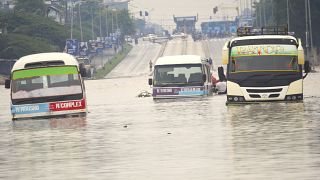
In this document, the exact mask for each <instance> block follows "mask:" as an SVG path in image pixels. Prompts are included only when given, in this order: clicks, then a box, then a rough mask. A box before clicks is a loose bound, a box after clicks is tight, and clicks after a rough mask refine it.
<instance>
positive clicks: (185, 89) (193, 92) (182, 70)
mask: <svg viewBox="0 0 320 180" xmlns="http://www.w3.org/2000/svg"><path fill="white" fill-rule="evenodd" d="M210 74H211V72H210V65H209V63H208V61H207V60H205V59H202V58H201V57H200V56H196V55H179V56H167V57H161V58H159V59H158V60H157V61H156V64H155V67H154V73H153V79H151V78H150V79H149V85H152V86H153V93H152V96H153V98H155V99H157V98H179V97H199V96H206V95H212V92H213V91H212V82H211V77H210Z"/></svg>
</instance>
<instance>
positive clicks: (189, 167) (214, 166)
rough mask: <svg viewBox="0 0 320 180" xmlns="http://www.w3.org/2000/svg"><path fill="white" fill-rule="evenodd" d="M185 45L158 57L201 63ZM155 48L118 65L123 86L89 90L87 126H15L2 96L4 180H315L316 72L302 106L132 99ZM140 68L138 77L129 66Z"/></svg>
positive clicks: (56, 122)
mask: <svg viewBox="0 0 320 180" xmlns="http://www.w3.org/2000/svg"><path fill="white" fill-rule="evenodd" d="M184 43H185V42H180V41H179V40H173V41H172V42H168V44H167V47H166V49H165V51H164V54H166V55H168V54H170V52H186V51H187V52H186V53H198V54H206V53H205V52H200V50H194V49H193V50H194V51H195V52H188V51H189V50H185V49H184V50H183V48H185V45H183V44H184ZM186 43H189V44H190V45H188V46H187V47H190V46H192V44H193V42H192V41H189V40H187V42H186ZM197 43H198V42H197ZM207 43H209V44H210V47H215V49H219V48H221V46H222V45H220V44H223V43H221V42H220V40H217V41H213V40H212V41H208V42H207ZM179 44H182V46H181V48H180V50H177V49H178V48H179V47H180V45H179ZM148 46H150V47H151V49H152V50H150V51H149V49H148V48H146V47H148ZM171 47H172V48H175V49H174V50H170V49H168V48H171ZM161 48H162V47H161V45H155V44H151V43H147V42H141V43H140V44H139V45H138V46H136V47H134V49H133V50H132V53H131V54H129V56H128V58H127V59H125V60H124V61H123V63H121V64H120V65H119V67H118V69H117V71H119V77H117V76H116V75H117V73H114V72H113V73H112V74H111V75H110V76H108V77H107V79H103V80H92V81H86V90H87V98H88V107H89V114H88V116H87V117H86V118H72V119H51V120H24V121H14V122H12V121H11V119H10V114H9V91H8V90H5V89H4V88H3V87H2V88H0V94H1V101H0V136H1V138H0V144H1V146H0V179H39V180H40V179H41V180H42V179H110V180H131V179H132V180H150V179H152V180H163V179H169V180H171V179H172V180H180V179H181V180H182V179H183V180H189V179H190V180H193V179H201V180H211V179H246V180H247V179H312V180H313V179H319V177H320V171H319V167H320V151H319V149H320V122H319V119H320V118H319V117H320V109H319V104H320V94H319V92H317V91H316V90H315V89H319V88H320V87H319V85H318V84H317V83H316V82H317V81H318V79H319V78H320V75H319V74H318V73H314V74H311V75H310V76H309V77H307V79H306V81H305V94H306V98H305V100H304V102H303V103H262V104H249V105H237V106H225V101H226V96H225V95H215V96H212V97H203V98H194V99H177V100H158V101H154V100H152V98H138V97H137V95H138V94H139V93H140V91H142V90H147V91H150V87H149V86H148V85H147V81H148V80H147V79H148V75H149V72H148V71H149V67H148V63H149V61H150V59H152V60H153V59H155V58H151V55H150V53H151V54H153V53H154V54H157V53H158V52H160V51H161V50H160V49H161ZM142 49H145V51H147V52H145V53H142V52H140V51H143V50H142ZM187 49H190V51H191V49H192V48H187ZM209 49H210V48H209ZM214 51H215V50H214ZM211 53H212V52H211ZM139 54H142V55H139ZM213 55H215V54H213ZM155 56H156V55H155ZM155 56H154V57H155ZM215 56H216V57H217V56H219V55H215ZM217 58H219V57H217ZM214 59H215V58H214ZM137 62H139V67H140V66H141V68H138V67H137V66H132V64H136V63H137ZM216 63H219V62H216ZM143 64H145V66H143ZM121 66H123V67H125V68H128V66H130V67H132V68H133V69H132V73H133V75H132V76H131V77H130V74H131V73H130V72H131V71H130V70H127V71H126V72H127V73H126V74H125V75H124V74H123V73H120V70H121ZM142 67H145V68H142ZM138 71H141V73H140V74H138V73H137V72H138Z"/></svg>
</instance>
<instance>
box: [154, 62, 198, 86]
mask: <svg viewBox="0 0 320 180" xmlns="http://www.w3.org/2000/svg"><path fill="white" fill-rule="evenodd" d="M202 74H203V73H202V65H201V64H181V65H158V66H155V79H154V86H158V87H162V86H187V85H188V86H189V85H195V86H197V85H203V80H202Z"/></svg>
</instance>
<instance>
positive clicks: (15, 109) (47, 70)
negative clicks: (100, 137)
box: [5, 53, 87, 120]
mask: <svg viewBox="0 0 320 180" xmlns="http://www.w3.org/2000/svg"><path fill="white" fill-rule="evenodd" d="M82 69H83V68H80V67H79V64H78V62H77V60H76V59H75V58H74V57H73V56H71V55H69V54H65V53H40V54H33V55H28V56H24V57H22V58H20V59H19V60H18V61H17V62H16V63H15V64H14V66H13V68H12V71H11V79H10V80H6V84H5V87H6V88H7V89H9V88H11V114H12V118H13V119H14V120H15V119H22V118H44V117H53V116H83V115H86V113H87V106H86V95H85V87H84V83H83V80H82V76H85V71H84V70H82ZM81 72H82V73H81ZM81 74H82V76H81Z"/></svg>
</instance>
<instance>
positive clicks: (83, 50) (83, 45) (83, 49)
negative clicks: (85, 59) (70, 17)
mask: <svg viewBox="0 0 320 180" xmlns="http://www.w3.org/2000/svg"><path fill="white" fill-rule="evenodd" d="M79 55H80V56H88V55H89V47H88V43H87V42H80V43H79Z"/></svg>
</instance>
